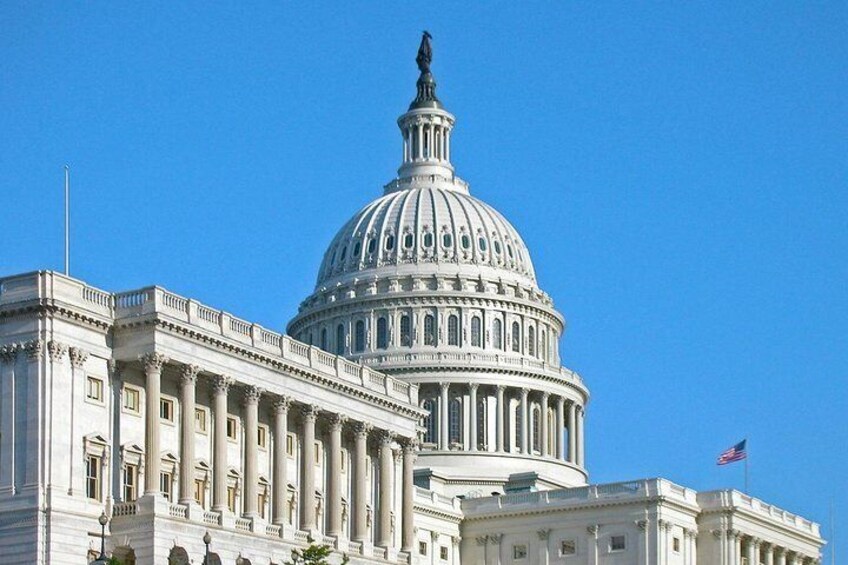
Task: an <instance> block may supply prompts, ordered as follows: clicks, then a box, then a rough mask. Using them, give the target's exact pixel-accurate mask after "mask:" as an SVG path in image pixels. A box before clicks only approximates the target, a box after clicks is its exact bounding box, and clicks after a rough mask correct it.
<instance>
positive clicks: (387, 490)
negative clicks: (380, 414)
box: [376, 431, 395, 549]
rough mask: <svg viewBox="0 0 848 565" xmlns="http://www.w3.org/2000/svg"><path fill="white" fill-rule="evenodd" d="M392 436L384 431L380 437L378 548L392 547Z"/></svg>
mask: <svg viewBox="0 0 848 565" xmlns="http://www.w3.org/2000/svg"><path fill="white" fill-rule="evenodd" d="M392 441H394V434H392V433H391V432H389V431H384V432H383V433H382V434H381V435H380V514H379V516H380V529H379V530H378V531H377V542H376V545H377V546H378V547H385V548H387V549H388V548H389V547H391V545H392V492H394V475H395V474H394V457H393V456H392Z"/></svg>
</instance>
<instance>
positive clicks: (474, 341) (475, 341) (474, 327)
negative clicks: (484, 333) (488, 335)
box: [471, 316, 483, 347]
mask: <svg viewBox="0 0 848 565" xmlns="http://www.w3.org/2000/svg"><path fill="white" fill-rule="evenodd" d="M481 345H483V341H482V339H481V336H480V318H479V317H477V316H474V317H473V318H471V346H472V347H480V346H481Z"/></svg>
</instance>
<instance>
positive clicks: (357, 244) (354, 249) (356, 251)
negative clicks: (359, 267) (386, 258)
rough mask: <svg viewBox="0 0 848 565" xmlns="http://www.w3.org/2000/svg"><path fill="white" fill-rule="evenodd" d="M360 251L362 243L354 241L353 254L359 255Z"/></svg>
mask: <svg viewBox="0 0 848 565" xmlns="http://www.w3.org/2000/svg"><path fill="white" fill-rule="evenodd" d="M360 251H362V243H360V242H358V241H357V242H356V245H354V246H353V256H354V257H359V252H360Z"/></svg>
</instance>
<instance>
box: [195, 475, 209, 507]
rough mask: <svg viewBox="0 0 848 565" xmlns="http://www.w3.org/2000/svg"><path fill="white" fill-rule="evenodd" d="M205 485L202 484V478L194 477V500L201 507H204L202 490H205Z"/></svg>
mask: <svg viewBox="0 0 848 565" xmlns="http://www.w3.org/2000/svg"><path fill="white" fill-rule="evenodd" d="M205 487H206V485H204V484H203V480H202V479H194V501H195V502H197V503H198V504H199V505H200V506H202V507H203V508H206V505H205V504H204V502H205V498H206V497H205V496H203V495H204V492H205V491H206V488H205Z"/></svg>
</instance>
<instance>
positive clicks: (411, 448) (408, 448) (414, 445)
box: [400, 437, 421, 453]
mask: <svg viewBox="0 0 848 565" xmlns="http://www.w3.org/2000/svg"><path fill="white" fill-rule="evenodd" d="M400 445H401V449H403V452H404V453H415V452H417V451H418V449H419V447H420V446H421V444H420V443H419V442H418V438H417V437H406V438H402V439H401V440H400Z"/></svg>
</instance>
